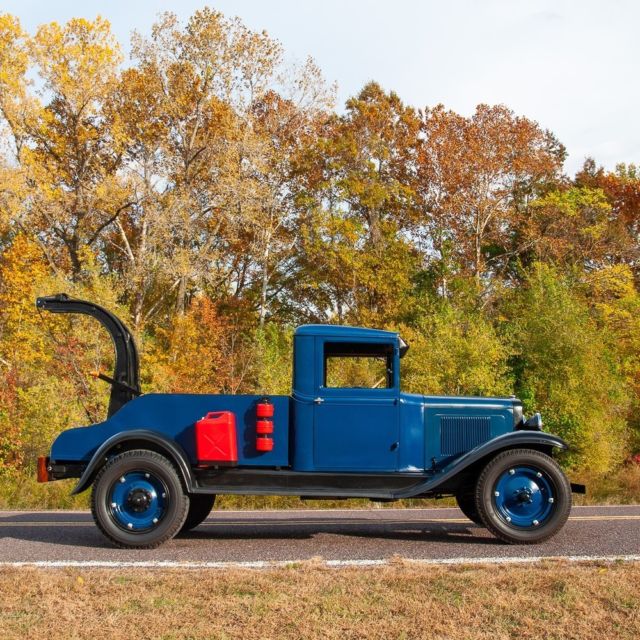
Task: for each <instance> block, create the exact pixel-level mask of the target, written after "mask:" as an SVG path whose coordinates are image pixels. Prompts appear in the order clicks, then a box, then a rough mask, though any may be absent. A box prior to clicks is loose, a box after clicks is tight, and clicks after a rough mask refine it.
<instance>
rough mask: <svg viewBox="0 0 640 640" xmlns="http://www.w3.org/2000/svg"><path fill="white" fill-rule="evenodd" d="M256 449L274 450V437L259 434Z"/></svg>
mask: <svg viewBox="0 0 640 640" xmlns="http://www.w3.org/2000/svg"><path fill="white" fill-rule="evenodd" d="M256 449H257V450H258V451H263V452H265V451H273V439H272V438H270V437H269V436H258V437H257V438H256Z"/></svg>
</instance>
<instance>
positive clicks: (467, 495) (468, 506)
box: [456, 489, 484, 527]
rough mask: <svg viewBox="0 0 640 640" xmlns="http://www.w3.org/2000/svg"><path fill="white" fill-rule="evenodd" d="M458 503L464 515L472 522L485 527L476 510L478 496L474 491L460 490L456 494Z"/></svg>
mask: <svg viewBox="0 0 640 640" xmlns="http://www.w3.org/2000/svg"><path fill="white" fill-rule="evenodd" d="M456 502H457V503H458V508H459V509H460V511H462V513H464V515H465V516H466V517H467V518H469V520H471V522H473V523H475V524H477V525H479V526H481V527H484V522H482V518H481V517H480V514H479V513H478V510H477V509H476V494H475V492H474V491H473V489H472V490H471V491H469V490H468V489H467V490H464V491H463V490H460V491H459V492H458V493H457V494H456Z"/></svg>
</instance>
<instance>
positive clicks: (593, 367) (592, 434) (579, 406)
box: [505, 264, 630, 472]
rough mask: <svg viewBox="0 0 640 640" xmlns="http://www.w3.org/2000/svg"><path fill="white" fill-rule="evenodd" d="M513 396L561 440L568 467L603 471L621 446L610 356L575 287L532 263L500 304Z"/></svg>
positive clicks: (622, 424) (620, 391) (625, 402)
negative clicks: (566, 444) (567, 449)
mask: <svg viewBox="0 0 640 640" xmlns="http://www.w3.org/2000/svg"><path fill="white" fill-rule="evenodd" d="M505 311H506V312H507V314H508V315H509V317H510V321H509V322H508V326H507V328H506V329H507V332H508V334H509V335H510V338H511V341H512V343H513V345H514V355H513V369H514V372H515V376H516V393H517V394H518V395H519V396H520V397H521V398H522V400H523V402H524V405H525V409H526V410H527V411H534V410H536V411H540V412H541V413H542V415H543V416H544V422H545V425H546V429H547V430H549V431H551V432H553V433H558V434H559V435H560V436H562V437H564V438H566V439H567V441H568V442H569V443H570V445H571V447H572V450H571V453H570V454H569V461H570V464H572V465H574V466H580V467H587V468H589V469H592V470H594V471H600V472H604V471H606V470H607V469H609V468H611V467H613V466H614V465H615V464H616V463H618V462H620V461H621V459H622V457H623V455H624V452H625V445H626V437H627V433H626V421H625V418H626V414H627V412H628V410H629V403H630V397H629V393H628V390H627V388H626V386H625V384H624V378H623V375H622V372H621V370H620V366H619V362H618V360H617V354H616V353H615V352H614V351H612V349H610V347H609V345H608V342H609V341H608V336H607V335H606V331H605V330H604V328H603V327H599V326H598V325H597V323H596V322H595V321H594V319H593V318H592V317H591V314H590V309H589V306H588V304H587V301H586V299H585V297H584V295H583V294H581V291H580V287H578V286H576V283H575V281H572V280H571V279H570V278H568V277H567V276H562V275H560V274H559V273H558V272H557V270H555V269H554V268H553V267H550V266H548V265H544V264H536V265H534V267H533V268H532V270H531V272H530V273H528V274H527V275H526V277H525V280H524V282H523V285H522V288H520V289H518V290H517V291H515V292H514V293H513V295H512V296H511V299H510V300H509V301H507V302H506V303H505Z"/></svg>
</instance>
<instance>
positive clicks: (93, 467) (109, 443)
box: [71, 429, 196, 496]
mask: <svg viewBox="0 0 640 640" xmlns="http://www.w3.org/2000/svg"><path fill="white" fill-rule="evenodd" d="M125 447H126V448H125ZM131 448H134V449H145V448H148V449H151V450H152V451H157V452H158V453H161V454H163V455H165V456H166V457H167V458H168V459H169V460H171V461H172V462H173V463H174V464H175V465H176V468H177V469H178V473H179V474H180V476H181V478H182V480H183V482H184V485H185V488H186V490H187V491H192V490H193V489H194V487H195V485H196V482H195V479H194V477H193V472H192V471H191V465H190V464H189V459H188V457H187V454H186V453H185V451H184V449H183V448H182V447H181V446H180V445H179V444H178V443H177V442H175V441H174V440H170V439H169V438H167V437H166V436H164V435H162V434H160V433H157V432H156V431H150V430H147V429H133V430H131V431H121V432H120V433H116V434H115V435H113V436H111V437H110V438H109V439H108V440H105V441H104V442H103V443H102V445H101V446H100V447H99V448H98V450H97V451H96V452H95V453H94V454H93V457H92V458H91V460H90V461H89V464H88V465H87V466H86V468H85V470H84V471H83V473H82V476H81V477H80V480H79V481H78V484H77V485H76V486H75V487H74V489H73V491H72V492H71V495H72V496H73V495H76V494H78V493H82V492H83V491H85V490H86V489H88V488H89V486H90V485H91V483H92V482H93V479H94V478H95V475H96V474H97V473H98V471H99V470H100V468H101V467H102V465H104V463H105V462H106V461H107V460H108V458H109V455H110V454H111V453H112V451H113V450H117V451H118V452H119V451H120V450H127V449H131Z"/></svg>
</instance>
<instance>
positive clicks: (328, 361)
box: [324, 342, 393, 389]
mask: <svg viewBox="0 0 640 640" xmlns="http://www.w3.org/2000/svg"><path fill="white" fill-rule="evenodd" d="M324 386H325V387H329V388H351V389H390V388H391V387H393V345H391V344H368V343H356V342H326V343H325V345H324Z"/></svg>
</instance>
